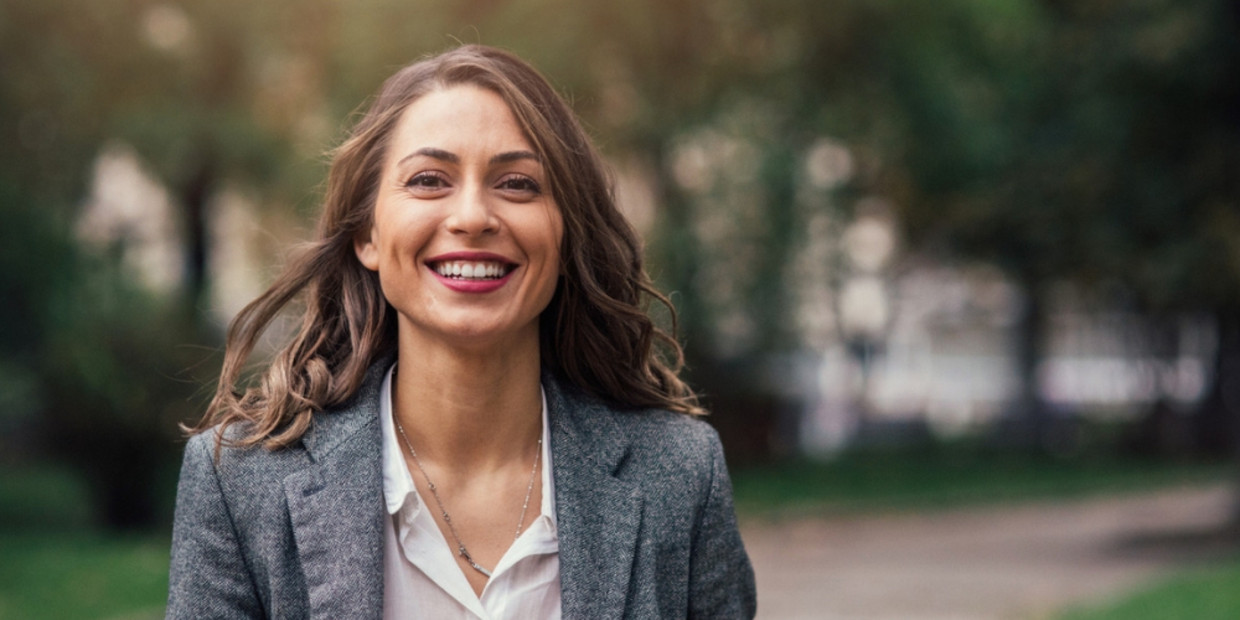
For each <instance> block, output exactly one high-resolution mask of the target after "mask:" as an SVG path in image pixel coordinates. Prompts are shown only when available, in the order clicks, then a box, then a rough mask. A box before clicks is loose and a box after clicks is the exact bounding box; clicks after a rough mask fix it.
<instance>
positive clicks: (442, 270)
mask: <svg viewBox="0 0 1240 620" xmlns="http://www.w3.org/2000/svg"><path fill="white" fill-rule="evenodd" d="M435 272H436V273H438V274H439V275H441V276H443V277H445V278H460V279H470V280H487V279H495V278H500V277H503V275H504V273H505V272H506V268H505V267H504V265H503V264H501V263H494V262H471V261H450V262H443V263H438V264H436V265H435Z"/></svg>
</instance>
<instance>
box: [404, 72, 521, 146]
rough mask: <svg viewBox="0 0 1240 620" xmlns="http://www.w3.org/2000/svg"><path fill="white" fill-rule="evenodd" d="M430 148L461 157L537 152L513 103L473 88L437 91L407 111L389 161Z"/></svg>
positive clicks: (463, 85)
mask: <svg viewBox="0 0 1240 620" xmlns="http://www.w3.org/2000/svg"><path fill="white" fill-rule="evenodd" d="M426 147H433V148H437V149H442V150H446V151H449V152H452V153H455V154H458V155H468V154H470V153H472V152H476V151H481V152H502V151H514V150H527V151H528V150H533V149H532V147H531V145H530V142H529V140H527V139H526V137H525V133H524V132H523V131H522V130H521V126H520V125H519V124H518V123H517V119H516V116H515V115H513V113H512V109H511V108H509V106H508V103H507V102H505V101H504V99H503V98H502V97H500V96H499V95H498V94H497V93H495V92H493V91H490V90H487V89H485V88H482V87H479V86H474V85H472V84H462V85H454V86H449V87H447V88H442V89H437V90H434V91H431V92H429V93H427V94H425V95H423V96H421V97H419V98H417V99H415V100H414V101H413V102H412V103H410V104H409V105H408V106H406V107H405V110H404V111H403V112H402V113H401V116H400V120H399V121H398V122H397V124H396V128H395V129H394V131H393V136H392V142H391V149H390V151H389V154H388V159H389V161H395V160H399V159H400V158H402V157H404V156H405V155H407V154H409V153H411V152H414V151H416V150H418V149H421V148H426Z"/></svg>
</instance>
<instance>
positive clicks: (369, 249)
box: [353, 226, 379, 271]
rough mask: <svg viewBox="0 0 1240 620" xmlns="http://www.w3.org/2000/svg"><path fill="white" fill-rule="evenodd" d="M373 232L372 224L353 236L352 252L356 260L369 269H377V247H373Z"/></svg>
mask: <svg viewBox="0 0 1240 620" xmlns="http://www.w3.org/2000/svg"><path fill="white" fill-rule="evenodd" d="M374 234H375V229H374V227H373V226H371V227H367V228H366V229H365V230H364V231H362V232H359V233H357V236H355V237H353V253H354V254H356V255H357V261H358V262H359V263H361V264H362V266H363V267H365V268H367V269H369V270H371V271H379V249H378V248H377V247H375V241H374Z"/></svg>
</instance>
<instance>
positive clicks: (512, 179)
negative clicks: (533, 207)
mask: <svg viewBox="0 0 1240 620" xmlns="http://www.w3.org/2000/svg"><path fill="white" fill-rule="evenodd" d="M496 187H497V188H498V189H499V190H500V191H503V192H505V193H509V194H519V195H526V196H529V197H534V196H538V195H540V194H542V187H541V186H540V185H539V184H538V181H535V180H534V179H531V178H530V177H527V176H525V175H523V174H510V175H508V176H506V177H504V178H502V179H500V180H499V184H498V185H496Z"/></svg>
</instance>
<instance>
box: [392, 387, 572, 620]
mask: <svg viewBox="0 0 1240 620" xmlns="http://www.w3.org/2000/svg"><path fill="white" fill-rule="evenodd" d="M379 394H380V396H379V420H380V423H381V424H382V426H383V429H382V433H383V455H382V458H383V496H384V499H385V500H386V502H387V511H388V518H387V519H384V537H383V538H384V549H383V617H384V618H387V619H397V618H400V619H402V620H403V619H411V618H428V619H429V618H433V619H436V620H438V619H441V618H442V619H453V618H460V619H461V620H476V619H481V620H500V619H503V618H550V619H558V618H560V555H559V549H560V544H559V539H558V536H557V533H556V523H555V499H554V496H555V491H554V489H553V488H552V477H551V449H550V446H551V436H550V432H549V430H548V425H547V397H546V394H543V403H542V419H543V422H542V427H543V431H542V434H543V437H542V439H543V442H542V462H543V466H542V485H543V486H542V488H543V493H542V507H541V509H540V510H541V512H540V513H539V515H538V517H537V518H536V519H535V520H534V522H533V523H532V524H530V526H529V527H528V528H526V529H525V531H523V532H521V536H520V537H519V538H517V540H516V541H515V542H513V543H512V546H511V547H509V548H508V551H506V552H504V556H503V557H502V558H500V560H499V564H498V565H496V566H495V569H494V570H493V571H492V576H491V578H490V580H488V581H487V584H486V586H485V587H483V589H482V596H478V595H476V594H474V590H473V588H471V587H470V585H469V581H467V580H466V579H465V575H464V574H463V573H462V572H461V569H460V567H459V566H458V565H457V563H456V557H455V555H454V553H453V551H452V549H453V547H452V546H450V545H449V544H448V541H447V540H446V539H445V538H444V536H443V533H442V532H440V531H439V526H438V525H436V523H435V518H434V517H433V516H432V513H431V511H430V510H429V509H428V510H423V506H424V504H423V502H422V498H421V496H420V495H419V494H418V491H417V487H415V486H414V484H413V478H412V477H411V476H410V474H409V469H408V467H406V465H405V458H404V455H403V453H402V451H401V447H400V443H399V439H398V438H397V436H396V426H395V425H394V424H393V423H392V371H391V370H390V369H389V370H388V373H387V376H386V378H385V379H384V381H383V387H382V389H381V390H380V391H379Z"/></svg>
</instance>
